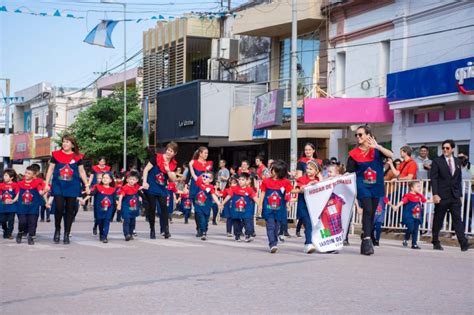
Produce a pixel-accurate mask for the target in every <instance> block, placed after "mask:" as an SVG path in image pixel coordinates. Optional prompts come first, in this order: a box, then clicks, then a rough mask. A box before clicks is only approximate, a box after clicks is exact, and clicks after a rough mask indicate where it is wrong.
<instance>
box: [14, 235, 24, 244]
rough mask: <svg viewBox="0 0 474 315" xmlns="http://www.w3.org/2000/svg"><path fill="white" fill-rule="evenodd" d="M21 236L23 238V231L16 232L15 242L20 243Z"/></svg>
mask: <svg viewBox="0 0 474 315" xmlns="http://www.w3.org/2000/svg"><path fill="white" fill-rule="evenodd" d="M22 238H23V233H21V232H18V233H17V234H16V242H17V243H18V244H20V243H21V239H22Z"/></svg>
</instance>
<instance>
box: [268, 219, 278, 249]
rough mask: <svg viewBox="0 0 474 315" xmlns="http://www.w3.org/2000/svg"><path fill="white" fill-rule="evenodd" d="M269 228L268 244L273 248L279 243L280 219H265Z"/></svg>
mask: <svg viewBox="0 0 474 315" xmlns="http://www.w3.org/2000/svg"><path fill="white" fill-rule="evenodd" d="M265 222H266V228H267V237H268V246H270V248H272V247H273V246H277V244H278V232H279V230H280V224H281V222H280V221H277V220H276V219H273V218H269V219H267V220H265Z"/></svg>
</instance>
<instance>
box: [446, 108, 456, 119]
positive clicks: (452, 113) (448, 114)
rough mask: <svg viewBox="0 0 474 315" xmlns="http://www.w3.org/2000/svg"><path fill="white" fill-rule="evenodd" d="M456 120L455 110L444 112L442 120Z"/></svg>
mask: <svg viewBox="0 0 474 315" xmlns="http://www.w3.org/2000/svg"><path fill="white" fill-rule="evenodd" d="M455 119H456V110H455V109H448V110H445V111H444V120H455Z"/></svg>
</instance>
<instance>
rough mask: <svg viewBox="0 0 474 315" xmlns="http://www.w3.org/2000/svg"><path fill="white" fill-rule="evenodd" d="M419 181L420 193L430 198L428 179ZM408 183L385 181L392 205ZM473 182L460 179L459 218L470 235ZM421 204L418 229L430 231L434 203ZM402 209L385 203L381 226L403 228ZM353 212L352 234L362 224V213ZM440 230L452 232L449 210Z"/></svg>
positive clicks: (471, 229)
mask: <svg viewBox="0 0 474 315" xmlns="http://www.w3.org/2000/svg"><path fill="white" fill-rule="evenodd" d="M419 182H420V183H421V184H422V194H423V195H424V196H425V197H426V199H431V198H432V196H433V195H432V192H431V186H430V180H419ZM409 183H410V181H405V180H402V181H399V180H397V181H390V182H385V192H386V196H387V198H388V200H389V201H390V203H391V204H392V205H396V204H397V203H399V202H400V201H401V200H402V198H403V196H404V195H405V194H406V193H408V191H409V189H408V184H409ZM473 183H474V182H473V181H472V180H463V181H462V192H463V194H462V197H461V218H462V220H463V223H464V233H465V234H470V235H472V231H473V226H472V225H473V222H474V218H473V211H472V207H473V205H472V195H473V189H472V185H473ZM423 206H424V211H423V220H422V224H421V225H420V231H423V232H430V231H431V229H432V224H433V216H434V208H435V205H434V204H433V203H425V204H424V205H423ZM403 211H404V209H403V206H402V207H401V208H400V209H399V210H398V211H394V210H393V209H392V207H390V206H389V205H388V204H386V205H385V209H384V220H383V224H382V228H385V229H390V230H404V229H405V226H404V225H403V224H402V223H401V221H402V217H403ZM353 213H354V215H353V217H352V226H351V234H354V230H355V227H358V226H361V225H362V214H359V213H357V210H356V209H355V208H354V212H353ZM441 232H449V233H454V230H453V227H452V220H451V215H450V213H449V211H448V213H447V215H446V217H445V218H444V222H443V226H442V228H441Z"/></svg>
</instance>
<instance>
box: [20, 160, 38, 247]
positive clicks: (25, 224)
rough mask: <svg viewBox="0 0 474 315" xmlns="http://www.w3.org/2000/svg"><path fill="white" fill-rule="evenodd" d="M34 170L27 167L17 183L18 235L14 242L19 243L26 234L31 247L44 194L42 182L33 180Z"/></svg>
mask: <svg viewBox="0 0 474 315" xmlns="http://www.w3.org/2000/svg"><path fill="white" fill-rule="evenodd" d="M34 174H35V171H34V168H33V167H32V166H28V167H27V168H26V171H25V176H24V177H23V180H22V181H21V182H19V183H18V188H19V193H18V201H17V202H18V204H17V215H18V221H19V222H18V234H17V236H16V242H17V243H21V239H22V237H23V235H24V234H26V233H28V244H29V245H33V244H34V243H35V242H34V237H35V236H36V227H37V225H38V217H39V209H40V205H41V203H42V199H43V197H42V194H43V193H44V191H43V188H44V185H43V181H42V180H39V179H36V178H34Z"/></svg>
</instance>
